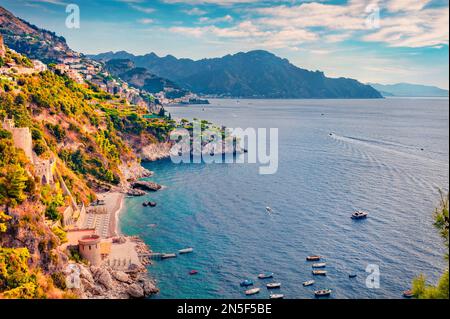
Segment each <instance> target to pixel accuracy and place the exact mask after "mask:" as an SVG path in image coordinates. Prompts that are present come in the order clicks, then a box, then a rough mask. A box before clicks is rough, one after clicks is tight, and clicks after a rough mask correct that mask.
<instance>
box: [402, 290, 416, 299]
mask: <svg viewBox="0 0 450 319" xmlns="http://www.w3.org/2000/svg"><path fill="white" fill-rule="evenodd" d="M403 297H405V298H412V297H414V293H413V291H412V290H405V291H404V292H403Z"/></svg>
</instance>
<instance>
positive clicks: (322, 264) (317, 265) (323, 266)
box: [312, 263, 327, 268]
mask: <svg viewBox="0 0 450 319" xmlns="http://www.w3.org/2000/svg"><path fill="white" fill-rule="evenodd" d="M326 266H327V263H316V264H313V265H312V267H313V268H325V267H326Z"/></svg>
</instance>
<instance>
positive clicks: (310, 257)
mask: <svg viewBox="0 0 450 319" xmlns="http://www.w3.org/2000/svg"><path fill="white" fill-rule="evenodd" d="M320 258H321V257H320V256H318V255H312V256H308V257H306V260H307V261H319V260H320Z"/></svg>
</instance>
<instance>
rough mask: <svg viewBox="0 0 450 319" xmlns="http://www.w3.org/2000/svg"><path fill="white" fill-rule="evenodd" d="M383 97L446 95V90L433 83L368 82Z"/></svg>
mask: <svg viewBox="0 0 450 319" xmlns="http://www.w3.org/2000/svg"><path fill="white" fill-rule="evenodd" d="M368 84H369V85H371V86H372V87H374V88H375V89H376V90H378V91H379V92H380V93H381V94H383V96H385V97H389V96H390V97H448V96H449V92H448V90H444V89H441V88H439V87H437V86H433V85H422V84H413V83H406V82H401V83H395V84H379V83H368Z"/></svg>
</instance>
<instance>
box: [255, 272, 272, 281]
mask: <svg viewBox="0 0 450 319" xmlns="http://www.w3.org/2000/svg"><path fill="white" fill-rule="evenodd" d="M258 278H259V279H269V278H273V273H272V272H266V273H262V274H259V275H258Z"/></svg>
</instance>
